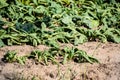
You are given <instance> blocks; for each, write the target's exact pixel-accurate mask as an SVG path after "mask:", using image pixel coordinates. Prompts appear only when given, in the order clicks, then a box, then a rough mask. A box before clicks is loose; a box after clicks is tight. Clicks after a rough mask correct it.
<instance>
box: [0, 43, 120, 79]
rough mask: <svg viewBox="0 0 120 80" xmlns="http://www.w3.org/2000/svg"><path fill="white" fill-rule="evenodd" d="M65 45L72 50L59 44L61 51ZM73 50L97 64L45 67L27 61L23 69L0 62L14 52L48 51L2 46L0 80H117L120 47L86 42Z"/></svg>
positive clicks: (19, 66)
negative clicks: (82, 53)
mask: <svg viewBox="0 0 120 80" xmlns="http://www.w3.org/2000/svg"><path fill="white" fill-rule="evenodd" d="M66 45H67V46H70V47H71V46H73V45H71V44H62V45H61V47H63V46H66ZM75 47H77V48H79V49H81V50H85V51H86V52H87V53H88V55H93V56H94V57H95V58H97V59H98V60H99V61H100V64H98V63H94V64H90V63H75V62H73V61H70V62H68V63H67V64H65V65H62V64H59V65H52V64H49V65H46V66H45V65H41V64H39V63H37V64H36V63H35V61H33V60H27V61H26V63H25V65H21V64H19V63H5V62H3V61H2V58H3V56H4V55H5V54H6V52H7V51H8V50H17V52H18V53H19V54H18V55H27V54H29V53H30V52H31V51H32V50H35V49H39V50H45V49H48V47H46V46H44V45H39V46H37V47H32V46H29V45H22V46H6V47H3V48H0V80H120V44H115V43H104V44H103V43H99V42H88V43H84V44H82V45H79V46H75Z"/></svg>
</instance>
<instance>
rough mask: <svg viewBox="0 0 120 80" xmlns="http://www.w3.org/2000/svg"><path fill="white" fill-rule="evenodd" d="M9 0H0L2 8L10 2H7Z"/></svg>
mask: <svg viewBox="0 0 120 80" xmlns="http://www.w3.org/2000/svg"><path fill="white" fill-rule="evenodd" d="M6 1H7V0H0V8H3V7H7V6H8V3H6Z"/></svg>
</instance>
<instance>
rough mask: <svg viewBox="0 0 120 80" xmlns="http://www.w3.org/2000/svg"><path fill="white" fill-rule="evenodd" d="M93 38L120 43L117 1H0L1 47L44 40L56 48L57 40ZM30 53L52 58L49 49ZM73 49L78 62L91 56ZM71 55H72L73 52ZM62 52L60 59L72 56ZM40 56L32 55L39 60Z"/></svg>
mask: <svg viewBox="0 0 120 80" xmlns="http://www.w3.org/2000/svg"><path fill="white" fill-rule="evenodd" d="M96 40H97V41H98V40H99V41H101V42H107V41H112V42H115V43H120V1H118V0H95V1H94V0H11V1H8V0H1V1H0V47H3V46H5V45H21V44H30V45H33V46H37V45H39V44H44V45H47V46H50V47H54V48H58V49H59V47H60V46H59V43H71V44H74V45H78V44H82V43H84V42H87V41H96ZM33 53H34V55H36V56H38V54H39V57H40V56H42V61H45V63H46V62H47V60H54V57H53V56H51V55H50V54H49V53H50V52H49V51H48V52H39V51H35V52H33ZM43 53H46V54H44V55H43ZM75 53H76V54H77V55H76V57H75V56H74V57H75V59H74V58H73V57H72V59H74V60H75V61H78V62H81V61H84V59H85V60H87V61H89V62H91V61H90V59H93V58H91V57H89V56H87V57H86V56H85V55H86V52H84V51H83V52H82V51H78V52H75ZM48 54H49V55H48ZM70 55H71V56H72V52H71V53H70ZM80 55H82V58H81V56H80ZM44 56H45V57H44ZM63 56H64V60H63V63H65V62H66V60H69V59H71V57H70V56H69V54H66V55H63ZM39 57H35V58H36V59H37V60H38V61H39ZM46 57H49V58H46ZM21 59H22V60H23V58H19V59H17V60H18V61H19V62H21V61H20V60H21ZM81 59H83V60H81ZM40 61H41V60H40ZM21 63H22V62H21Z"/></svg>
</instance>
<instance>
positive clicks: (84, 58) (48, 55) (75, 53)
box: [4, 47, 99, 65]
mask: <svg viewBox="0 0 120 80" xmlns="http://www.w3.org/2000/svg"><path fill="white" fill-rule="evenodd" d="M16 54H17V53H16V52H15V51H8V52H7V53H6V55H5V56H4V59H5V61H7V62H18V63H20V64H22V65H24V64H25V61H26V59H30V58H32V59H34V60H36V61H38V62H40V63H41V64H44V65H47V64H48V62H52V63H54V64H58V63H59V62H60V63H61V62H62V63H63V64H65V63H66V62H67V61H69V60H74V61H75V62H79V63H80V62H89V63H93V62H97V63H98V62H99V61H98V60H97V59H95V58H93V57H92V56H88V55H87V53H86V52H85V51H83V50H79V49H77V48H68V47H65V48H63V49H59V48H50V49H48V50H44V51H40V50H34V51H32V52H31V54H30V55H29V56H27V55H26V56H17V55H16ZM58 57H59V58H60V59H59V58H58Z"/></svg>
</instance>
